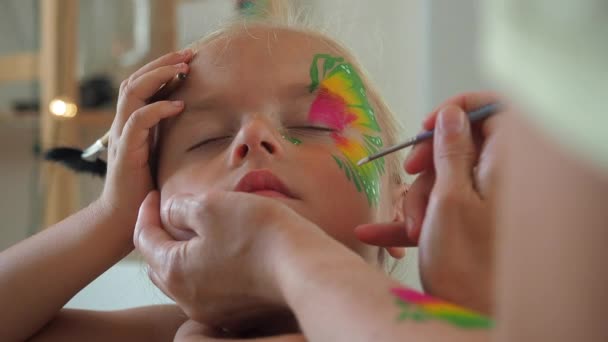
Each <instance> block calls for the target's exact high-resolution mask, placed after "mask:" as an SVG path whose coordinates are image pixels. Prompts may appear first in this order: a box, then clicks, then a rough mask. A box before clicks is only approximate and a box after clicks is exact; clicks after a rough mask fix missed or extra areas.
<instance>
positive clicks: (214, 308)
mask: <svg viewBox="0 0 608 342" xmlns="http://www.w3.org/2000/svg"><path fill="white" fill-rule="evenodd" d="M159 206H160V203H159V195H158V192H151V193H150V194H149V195H148V196H147V197H146V199H145V201H144V203H143V204H142V206H141V209H140V212H139V217H138V220H137V225H136V229H135V234H134V243H135V246H136V247H137V249H138V250H139V251H140V252H141V253H142V255H143V257H144V259H145V260H146V261H147V262H148V264H149V265H150V269H149V275H150V278H151V279H152V281H153V282H154V284H156V286H158V287H159V288H160V289H161V290H162V291H163V292H164V293H165V294H167V295H168V296H169V297H171V298H173V299H174V300H175V301H176V303H177V304H178V305H179V306H180V307H181V308H182V310H184V312H185V313H186V314H187V315H188V316H189V317H190V318H191V319H193V320H195V321H197V322H200V323H204V324H206V325H209V326H212V327H216V326H222V327H228V328H230V327H231V326H239V325H240V323H241V322H243V321H246V320H248V319H250V318H252V317H257V316H264V315H271V314H272V313H274V312H284V311H285V307H286V304H285V300H284V298H283V297H282V294H281V291H280V289H279V286H278V279H277V275H276V272H275V270H276V263H277V262H280V261H281V259H283V255H285V253H288V251H285V250H284V248H282V246H284V245H294V243H290V244H285V242H286V239H291V238H293V237H294V235H293V233H294V231H298V228H299V227H303V228H304V230H300V231H303V232H304V233H305V234H309V235H310V234H314V232H315V231H318V232H319V234H321V233H322V231H321V230H320V229H319V228H318V227H316V226H314V225H313V224H312V223H310V222H309V221H307V220H305V219H304V218H302V217H301V216H300V215H298V214H297V213H296V212H294V211H293V210H291V209H290V208H288V207H287V206H285V205H283V204H282V203H280V202H279V201H277V200H272V199H268V198H264V197H261V196H257V195H252V194H247V193H240V192H212V193H206V194H204V195H198V196H193V195H176V196H174V197H172V198H171V199H169V200H168V201H167V202H166V203H165V205H164V206H163V209H162V212H160V213H159ZM161 217H162V218H161ZM163 226H164V227H165V228H167V230H165V229H164V228H163ZM176 230H187V231H191V232H192V234H193V237H192V238H190V239H189V240H186V241H176V240H175V239H174V238H173V237H172V236H171V235H170V234H169V233H168V232H167V231H176ZM328 238H329V237H328Z"/></svg>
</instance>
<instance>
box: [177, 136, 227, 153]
mask: <svg viewBox="0 0 608 342" xmlns="http://www.w3.org/2000/svg"><path fill="white" fill-rule="evenodd" d="M231 138H232V137H231V136H229V135H226V136H221V137H215V138H209V139H205V140H203V141H201V142H198V143H196V144H194V145H192V146H190V147H189V148H188V149H187V150H186V152H190V151H192V150H194V149H197V148H199V147H202V146H208V145H214V144H219V143H222V142H225V141H226V140H227V139H231Z"/></svg>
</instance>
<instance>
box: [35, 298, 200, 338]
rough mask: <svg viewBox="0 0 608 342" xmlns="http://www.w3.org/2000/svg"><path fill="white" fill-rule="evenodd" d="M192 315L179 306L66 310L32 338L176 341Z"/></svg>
mask: <svg viewBox="0 0 608 342" xmlns="http://www.w3.org/2000/svg"><path fill="white" fill-rule="evenodd" d="M187 319H188V317H186V315H185V314H184V313H183V311H182V310H181V309H180V308H179V307H178V306H177V305H153V306H144V307H138V308H132V309H125V310H117V311H91V310H76V309H63V310H61V311H60V313H59V314H58V315H57V317H55V319H53V320H52V321H51V322H50V323H49V324H48V325H46V326H45V327H44V328H43V329H41V330H40V332H38V334H36V335H35V336H34V337H33V338H32V339H31V340H32V341H173V337H174V336H175V333H176V331H177V329H178V328H179V327H180V326H181V325H182V323H184V322H185V321H186V320H187Z"/></svg>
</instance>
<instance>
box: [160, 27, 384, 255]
mask: <svg viewBox="0 0 608 342" xmlns="http://www.w3.org/2000/svg"><path fill="white" fill-rule="evenodd" d="M250 35H253V36H254V37H259V38H260V39H252V38H251V36H250ZM269 35H270V32H269V31H268V30H267V29H264V28H253V29H250V30H249V31H248V33H242V34H240V35H237V36H232V37H231V38H230V41H229V44H228V45H227V40H226V39H219V40H216V41H213V42H211V43H209V44H208V45H207V46H205V48H204V49H202V50H201V51H199V52H198V54H197V55H196V57H195V58H194V59H193V61H192V62H191V63H190V66H191V72H190V74H189V78H188V81H187V83H186V84H184V86H183V87H182V88H181V89H179V90H178V91H177V92H176V93H175V94H174V95H173V96H172V98H174V99H180V100H183V101H184V102H185V110H184V112H183V113H182V114H181V115H180V116H179V117H177V118H175V119H171V120H168V122H167V123H165V124H163V125H162V129H161V143H160V150H159V167H158V184H159V187H160V189H161V205H162V204H163V203H165V202H166V201H167V199H168V198H170V197H171V196H172V195H175V194H184V193H189V194H204V193H208V192H210V191H218V190H224V191H230V190H233V189H234V187H235V186H236V185H237V183H238V181H239V180H240V179H241V178H242V177H243V176H244V175H245V174H246V173H247V172H249V171H251V170H256V169H267V170H270V171H271V172H272V173H274V174H275V175H276V176H277V177H278V178H279V179H281V181H282V182H283V183H284V184H285V185H286V186H287V188H288V189H289V190H290V191H291V192H292V193H293V194H294V195H295V197H296V199H279V201H281V202H282V203H284V204H285V205H287V206H288V207H289V208H292V209H293V210H294V211H296V212H297V213H298V214H300V215H302V216H303V217H305V218H307V219H308V220H310V221H311V222H313V223H314V224H316V225H317V226H319V227H321V228H322V229H323V230H324V231H326V232H327V233H328V234H329V235H330V236H332V237H333V238H335V239H336V240H338V241H341V242H342V243H344V244H345V245H346V246H348V247H349V248H351V249H353V250H354V251H356V252H357V253H358V254H360V255H361V256H363V257H364V259H366V260H367V261H369V262H375V260H376V258H377V248H374V247H371V246H369V245H365V244H363V243H361V242H360V241H358V240H357V239H356V238H355V237H354V235H353V234H352V229H353V227H355V226H356V225H358V224H362V223H366V222H378V221H383V220H384V221H385V220H390V219H392V217H393V216H394V213H393V212H392V210H391V209H392V205H391V203H392V192H391V189H390V188H389V182H388V176H385V177H382V178H379V177H378V178H377V183H378V186H379V187H378V194H377V197H378V205H376V206H373V207H370V205H369V202H368V199H367V197H366V195H365V193H361V192H359V191H358V190H357V188H356V187H354V186H353V184H352V183H351V182H350V181H349V180H348V179H347V178H346V177H345V174H344V171H342V170H341V169H340V167H339V166H338V165H337V164H336V162H335V160H334V158H333V157H332V156H333V155H341V154H342V152H341V151H340V149H339V146H337V144H336V141H335V140H334V139H333V138H332V134H338V133H337V132H336V133H332V132H328V131H322V130H315V129H313V128H305V127H310V126H314V127H320V128H333V127H329V126H328V125H327V124H324V123H319V122H317V123H313V122H310V120H309V116H308V112H309V108H310V106H311V104H312V103H313V101H314V100H315V99H316V98H317V96H318V93H317V92H312V93H311V92H310V91H309V85H310V82H311V81H310V76H309V69H310V65H311V61H313V58H314V56H315V55H316V53H317V52H323V53H329V52H331V51H328V47H327V45H326V44H325V43H324V42H322V41H320V40H318V39H313V38H311V37H309V36H307V35H304V34H300V33H297V32H293V31H287V30H283V31H282V30H274V31H273V32H272V36H269ZM339 133H340V134H344V135H349V136H351V139H353V140H354V141H363V139H364V138H363V132H362V130H361V129H360V128H358V127H347V128H345V129H343V130H340V132H339ZM282 134H287V135H288V136H289V137H291V138H297V139H298V140H300V141H301V144H299V145H294V144H293V143H291V142H289V141H287V140H286V139H283V138H282V136H281V135H282ZM212 138H220V139H218V140H215V141H212V142H210V143H207V144H205V145H203V146H200V147H197V148H195V149H193V150H191V151H188V149H189V148H190V147H191V146H194V145H196V144H197V143H199V142H201V141H204V140H207V139H212ZM309 175H315V177H310V176H309ZM170 232H171V233H172V234H174V236H177V237H179V236H182V235H180V233H179V232H174V231H172V230H170Z"/></svg>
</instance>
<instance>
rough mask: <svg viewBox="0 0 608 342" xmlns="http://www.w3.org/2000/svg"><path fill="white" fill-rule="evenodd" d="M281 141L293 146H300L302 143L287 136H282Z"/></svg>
mask: <svg viewBox="0 0 608 342" xmlns="http://www.w3.org/2000/svg"><path fill="white" fill-rule="evenodd" d="M282 137H283V139H285V140H287V141H289V142H290V143H292V144H294V145H296V146H297V145H300V144H301V143H302V140H300V139H297V138H294V137H290V136H287V135H282Z"/></svg>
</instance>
